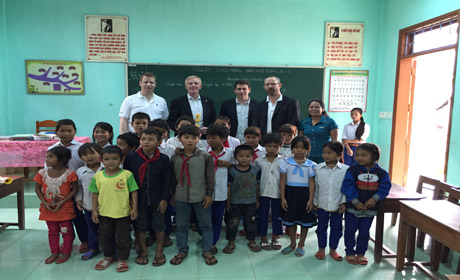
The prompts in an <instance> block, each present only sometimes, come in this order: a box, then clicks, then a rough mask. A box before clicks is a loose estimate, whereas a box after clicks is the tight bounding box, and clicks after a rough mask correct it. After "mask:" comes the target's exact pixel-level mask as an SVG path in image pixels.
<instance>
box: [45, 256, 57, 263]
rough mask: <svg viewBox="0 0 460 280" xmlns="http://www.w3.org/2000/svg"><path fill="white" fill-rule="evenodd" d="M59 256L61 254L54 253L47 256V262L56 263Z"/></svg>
mask: <svg viewBox="0 0 460 280" xmlns="http://www.w3.org/2000/svg"><path fill="white" fill-rule="evenodd" d="M58 258H59V254H52V255H51V256H49V257H48V258H46V260H45V263H46V264H50V263H54V262H55V261H56V260H57V259H58Z"/></svg>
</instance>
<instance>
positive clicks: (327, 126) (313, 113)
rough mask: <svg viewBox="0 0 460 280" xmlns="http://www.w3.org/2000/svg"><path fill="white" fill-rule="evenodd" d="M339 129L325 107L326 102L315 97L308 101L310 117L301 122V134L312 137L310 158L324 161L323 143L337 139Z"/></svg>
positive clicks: (315, 160) (317, 161)
mask: <svg viewBox="0 0 460 280" xmlns="http://www.w3.org/2000/svg"><path fill="white" fill-rule="evenodd" d="M338 133H339V129H338V126H337V124H336V123H335V121H334V120H333V119H331V118H330V117H329V116H328V114H327V113H326V111H325V109H324V102H323V101H322V100H320V99H313V100H311V101H310V102H309V103H308V118H306V119H304V120H303V121H301V122H300V126H299V135H305V136H307V137H308V138H310V142H311V150H310V155H309V156H308V159H310V160H312V161H314V162H316V163H320V162H323V161H324V159H323V156H322V153H323V145H324V144H325V143H326V142H328V141H331V140H332V141H337V138H338Z"/></svg>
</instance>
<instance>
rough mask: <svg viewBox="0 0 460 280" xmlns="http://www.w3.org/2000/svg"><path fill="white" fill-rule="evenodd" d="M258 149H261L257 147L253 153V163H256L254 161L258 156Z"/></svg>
mask: <svg viewBox="0 0 460 280" xmlns="http://www.w3.org/2000/svg"><path fill="white" fill-rule="evenodd" d="M258 151H259V149H255V150H254V152H253V153H252V163H254V161H256V159H257V158H258V156H257V152H258Z"/></svg>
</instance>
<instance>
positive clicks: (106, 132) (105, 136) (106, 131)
mask: <svg viewBox="0 0 460 280" xmlns="http://www.w3.org/2000/svg"><path fill="white" fill-rule="evenodd" d="M112 141H113V127H112V126H111V125H110V124H109V123H106V122H98V123H97V124H96V125H95V126H94V128H93V142H94V143H96V144H98V145H99V147H101V148H104V147H106V146H111V145H112Z"/></svg>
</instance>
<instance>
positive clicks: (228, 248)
mask: <svg viewBox="0 0 460 280" xmlns="http://www.w3.org/2000/svg"><path fill="white" fill-rule="evenodd" d="M235 247H236V246H235V244H229V243H227V245H225V247H224V249H223V250H222V252H224V254H233V252H234V251H235Z"/></svg>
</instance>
